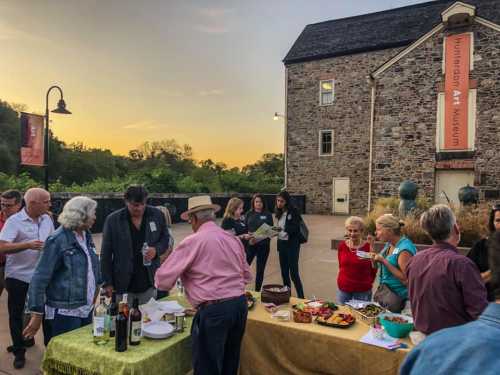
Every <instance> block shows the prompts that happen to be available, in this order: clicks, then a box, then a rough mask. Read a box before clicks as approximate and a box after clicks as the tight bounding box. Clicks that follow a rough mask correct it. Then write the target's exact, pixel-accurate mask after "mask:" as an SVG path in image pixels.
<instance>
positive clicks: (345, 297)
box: [337, 289, 372, 305]
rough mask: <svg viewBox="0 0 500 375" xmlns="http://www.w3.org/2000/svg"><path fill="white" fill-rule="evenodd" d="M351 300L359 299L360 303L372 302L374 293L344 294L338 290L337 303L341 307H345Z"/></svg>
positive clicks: (369, 291)
mask: <svg viewBox="0 0 500 375" xmlns="http://www.w3.org/2000/svg"><path fill="white" fill-rule="evenodd" d="M351 299H357V300H360V301H371V300H372V291H371V290H368V291H366V292H354V293H349V292H344V291H342V290H340V289H338V290H337V303H338V304H339V305H345V303H346V302H347V301H350V300H351Z"/></svg>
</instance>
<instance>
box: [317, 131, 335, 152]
mask: <svg viewBox="0 0 500 375" xmlns="http://www.w3.org/2000/svg"><path fill="white" fill-rule="evenodd" d="M319 154H320V156H323V155H333V130H320V132H319Z"/></svg>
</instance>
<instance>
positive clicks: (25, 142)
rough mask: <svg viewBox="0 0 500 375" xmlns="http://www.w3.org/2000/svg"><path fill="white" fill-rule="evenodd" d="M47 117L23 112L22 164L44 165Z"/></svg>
mask: <svg viewBox="0 0 500 375" xmlns="http://www.w3.org/2000/svg"><path fill="white" fill-rule="evenodd" d="M44 119H45V117H44V116H41V115H35V114H32V113H24V112H21V165H33V166H38V167H43V166H44V165H45V164H44V160H43V159H44V139H43V136H44V131H43V122H44Z"/></svg>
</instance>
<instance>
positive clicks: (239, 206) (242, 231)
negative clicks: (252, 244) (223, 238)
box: [221, 198, 250, 248]
mask: <svg viewBox="0 0 500 375" xmlns="http://www.w3.org/2000/svg"><path fill="white" fill-rule="evenodd" d="M242 214H243V201H242V200H241V199H240V198H231V199H230V200H229V202H227V206H226V211H225V212H224V217H223V219H222V223H221V228H222V229H224V230H226V231H229V232H231V233H233V234H234V235H235V236H236V237H238V238H239V239H240V240H241V241H242V242H243V245H244V246H245V248H246V245H247V244H248V240H249V239H250V235H249V234H248V228H247V225H246V223H245V219H244V217H243V215H242Z"/></svg>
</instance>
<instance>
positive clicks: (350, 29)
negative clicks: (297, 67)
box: [283, 0, 500, 64]
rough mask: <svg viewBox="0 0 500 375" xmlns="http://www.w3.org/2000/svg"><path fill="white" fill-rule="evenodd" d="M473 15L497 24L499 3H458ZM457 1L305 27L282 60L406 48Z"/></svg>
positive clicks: (474, 0)
mask: <svg viewBox="0 0 500 375" xmlns="http://www.w3.org/2000/svg"><path fill="white" fill-rule="evenodd" d="M461 1H462V2H464V3H466V4H470V5H474V6H475V7H476V15H477V16H479V17H482V18H485V19H487V20H489V21H492V22H494V23H497V24H500V0H461ZM455 2H456V1H450V0H435V1H430V2H426V3H421V4H415V5H410V6H406V7H402V8H396V9H390V10H386V11H382V12H376V13H370V14H365V15H360V16H354V17H348V18H341V19H337V20H332V21H326V22H320V23H315V24H311V25H307V26H306V27H305V28H304V30H303V31H302V33H301V34H300V36H299V37H298V39H297V40H296V41H295V43H294V44H293V46H292V48H291V49H290V51H289V52H288V54H287V55H286V57H285V58H284V60H283V62H284V63H285V64H293V63H298V62H304V61H311V60H319V59H324V58H329V57H336V56H343V55H351V54H354V53H360V52H368V51H376V50H381V49H386V48H395V47H404V46H408V45H410V44H411V43H413V42H414V41H416V40H417V39H418V38H420V37H421V36H422V35H424V34H425V33H427V32H428V31H429V30H431V29H432V28H433V27H435V26H436V25H438V24H439V23H441V12H443V11H444V10H446V9H447V8H448V7H450V6H451V5H452V4H454V3H455Z"/></svg>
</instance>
